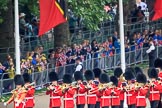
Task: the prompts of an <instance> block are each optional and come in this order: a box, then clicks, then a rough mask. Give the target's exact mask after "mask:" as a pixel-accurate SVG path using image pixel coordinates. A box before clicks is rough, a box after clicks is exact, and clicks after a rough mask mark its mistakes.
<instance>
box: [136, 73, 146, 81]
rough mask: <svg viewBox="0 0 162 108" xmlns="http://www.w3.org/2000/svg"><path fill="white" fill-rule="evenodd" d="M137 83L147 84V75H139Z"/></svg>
mask: <svg viewBox="0 0 162 108" xmlns="http://www.w3.org/2000/svg"><path fill="white" fill-rule="evenodd" d="M136 81H137V82H138V83H146V82H147V78H146V75H145V74H143V73H141V74H137V77H136Z"/></svg>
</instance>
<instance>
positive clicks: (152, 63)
mask: <svg viewBox="0 0 162 108" xmlns="http://www.w3.org/2000/svg"><path fill="white" fill-rule="evenodd" d="M154 61H155V57H149V67H154Z"/></svg>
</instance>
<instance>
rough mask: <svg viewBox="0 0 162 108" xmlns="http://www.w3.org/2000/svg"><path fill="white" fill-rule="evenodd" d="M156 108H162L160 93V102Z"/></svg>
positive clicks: (161, 95)
mask: <svg viewBox="0 0 162 108" xmlns="http://www.w3.org/2000/svg"><path fill="white" fill-rule="evenodd" d="M158 108H162V93H161V94H160V101H159V104H158Z"/></svg>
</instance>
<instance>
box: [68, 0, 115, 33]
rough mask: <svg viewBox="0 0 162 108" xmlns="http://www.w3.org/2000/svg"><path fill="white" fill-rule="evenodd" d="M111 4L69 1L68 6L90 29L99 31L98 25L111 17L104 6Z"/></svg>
mask: <svg viewBox="0 0 162 108" xmlns="http://www.w3.org/2000/svg"><path fill="white" fill-rule="evenodd" d="M112 1H114V0H112ZM110 2H111V0H68V6H69V8H70V9H71V10H72V11H73V12H74V14H75V16H79V17H81V18H83V20H84V24H85V25H86V26H87V27H88V28H89V29H91V30H98V24H99V23H100V22H101V21H104V20H105V19H108V17H109V16H108V14H107V13H106V12H105V10H104V5H105V4H106V3H110Z"/></svg>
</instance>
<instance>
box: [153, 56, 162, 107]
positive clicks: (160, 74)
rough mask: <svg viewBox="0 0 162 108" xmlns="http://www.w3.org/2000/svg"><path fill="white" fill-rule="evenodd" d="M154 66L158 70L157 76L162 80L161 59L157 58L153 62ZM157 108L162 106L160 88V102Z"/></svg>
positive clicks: (161, 91)
mask: <svg viewBox="0 0 162 108" xmlns="http://www.w3.org/2000/svg"><path fill="white" fill-rule="evenodd" d="M154 66H155V68H156V69H157V70H158V78H159V79H160V81H161V82H162V60H161V59H160V58H157V59H156V60H155V62H154ZM158 108H162V90H160V102H159V105H158Z"/></svg>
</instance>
